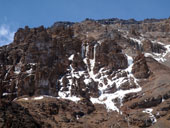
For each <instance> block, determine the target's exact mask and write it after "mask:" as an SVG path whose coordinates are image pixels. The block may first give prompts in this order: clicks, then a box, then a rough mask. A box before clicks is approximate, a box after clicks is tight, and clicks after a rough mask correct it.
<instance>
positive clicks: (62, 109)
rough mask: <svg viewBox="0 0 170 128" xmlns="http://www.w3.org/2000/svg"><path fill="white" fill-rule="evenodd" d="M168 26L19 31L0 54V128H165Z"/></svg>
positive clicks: (111, 22) (87, 25)
mask: <svg viewBox="0 0 170 128" xmlns="http://www.w3.org/2000/svg"><path fill="white" fill-rule="evenodd" d="M169 57H170V19H160V20H157V19H146V20H144V21H135V20H134V19H130V20H120V19H116V18H113V19H103V20H92V19H86V20H85V21H82V22H80V23H73V22H56V23H54V25H52V26H51V27H49V28H44V27H43V26H40V27H38V28H29V27H28V26H26V27H25V28H24V29H22V28H20V29H18V31H17V32H16V33H15V37H14V41H13V42H12V43H11V44H9V45H6V46H3V47H0V127H2V128H8V127H12V128H16V127H22V128H24V127H43V128H46V127H51V128H99V127H103V128H138V127H142V128H144V127H150V128H169V126H170V79H169V78H170V58H169Z"/></svg>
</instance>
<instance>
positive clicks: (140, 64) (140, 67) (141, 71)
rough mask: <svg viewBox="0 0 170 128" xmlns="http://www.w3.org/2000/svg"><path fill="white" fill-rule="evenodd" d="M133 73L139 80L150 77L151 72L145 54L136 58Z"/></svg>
mask: <svg viewBox="0 0 170 128" xmlns="http://www.w3.org/2000/svg"><path fill="white" fill-rule="evenodd" d="M132 72H133V74H134V76H135V77H136V78H138V79H142V78H143V79H144V78H148V77H149V75H150V71H149V68H148V66H147V63H146V60H145V57H144V54H139V55H138V56H136V57H135V59H134V65H133V69H132Z"/></svg>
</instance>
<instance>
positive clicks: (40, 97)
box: [34, 96, 44, 100]
mask: <svg viewBox="0 0 170 128" xmlns="http://www.w3.org/2000/svg"><path fill="white" fill-rule="evenodd" d="M43 98H44V96H38V97H34V100H41V99H43Z"/></svg>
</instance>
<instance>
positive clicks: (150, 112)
mask: <svg viewBox="0 0 170 128" xmlns="http://www.w3.org/2000/svg"><path fill="white" fill-rule="evenodd" d="M152 111H153V109H152V108H147V109H145V110H143V111H142V112H143V113H147V114H149V117H150V119H151V121H152V123H156V122H157V119H156V117H155V116H154V115H153V114H152Z"/></svg>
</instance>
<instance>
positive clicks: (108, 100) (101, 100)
mask: <svg viewBox="0 0 170 128" xmlns="http://www.w3.org/2000/svg"><path fill="white" fill-rule="evenodd" d="M100 44H101V42H98V43H96V44H95V45H94V46H93V47H94V48H93V59H89V58H88V52H89V51H90V50H89V45H86V46H85V45H83V48H82V57H84V60H83V61H84V63H85V64H86V66H87V71H88V73H85V71H77V72H76V71H75V70H74V68H73V67H72V66H71V65H70V67H69V69H68V70H69V71H70V72H69V73H68V74H66V77H67V79H68V81H69V90H68V91H63V92H61V91H59V97H60V98H63V99H69V100H72V101H78V100H80V98H78V97H76V96H72V95H71V85H72V84H73V85H74V86H76V85H75V84H76V82H74V83H73V80H72V78H74V77H75V78H80V77H81V76H82V75H83V76H84V78H85V80H84V83H85V84H88V83H90V82H91V81H92V80H93V81H95V82H97V83H98V89H99V91H100V96H99V97H98V98H93V97H91V98H90V100H91V102H92V103H93V104H104V105H105V106H106V108H107V110H108V111H110V110H111V111H117V112H119V113H121V112H120V110H119V109H120V108H119V107H118V106H116V103H115V102H114V100H115V99H119V101H120V107H121V106H122V105H123V103H122V100H123V98H124V97H125V95H126V94H129V93H137V92H139V91H141V87H140V86H139V84H138V80H137V79H136V78H135V77H134V75H133V74H132V66H133V59H132V57H131V56H128V55H126V57H127V60H128V68H127V69H124V70H120V72H127V77H118V76H117V75H115V76H114V77H113V78H111V79H109V78H108V75H107V74H105V72H107V70H106V69H105V68H101V69H100V70H99V72H98V73H96V74H95V73H94V71H93V69H94V67H95V62H96V49H97V47H98V46H100ZM84 52H85V53H84ZM73 58H74V55H71V56H70V57H69V60H71V61H73ZM88 62H89V63H90V64H88ZM99 75H100V77H99V78H98V77H97V76H99ZM62 79H63V78H61V79H60V83H61V85H62V84H63V83H62ZM104 79H106V80H107V81H108V82H107V84H106V83H104ZM131 79H133V81H134V83H135V84H136V86H137V87H136V88H131V89H129V90H121V89H119V87H120V86H121V85H122V84H123V83H125V82H129V83H130V84H131ZM100 84H102V85H103V86H102V87H101V86H100ZM115 84H116V88H117V91H116V92H114V93H106V92H105V90H106V89H108V88H109V87H112V86H113V85H115Z"/></svg>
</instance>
